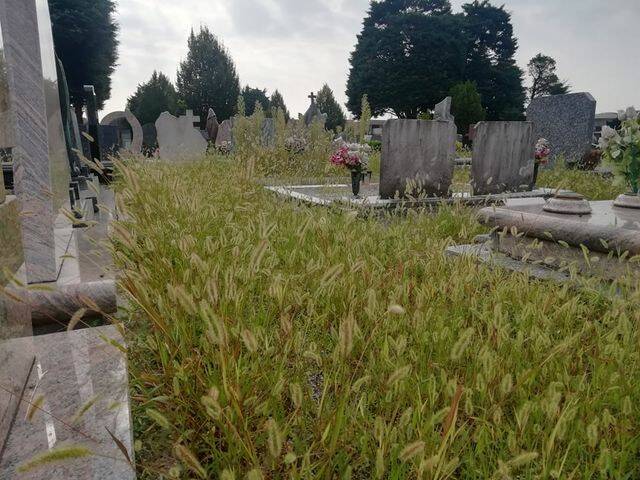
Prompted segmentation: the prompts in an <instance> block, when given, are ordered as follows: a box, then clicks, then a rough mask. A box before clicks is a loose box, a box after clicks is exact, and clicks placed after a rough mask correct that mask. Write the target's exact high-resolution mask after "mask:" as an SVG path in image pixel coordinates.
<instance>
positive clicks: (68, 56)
mask: <svg viewBox="0 0 640 480" xmlns="http://www.w3.org/2000/svg"><path fill="white" fill-rule="evenodd" d="M49 10H50V13H51V26H52V30H53V40H54V44H55V50H56V53H57V54H58V57H59V58H60V60H61V61H62V64H63V65H64V68H65V72H66V75H67V82H68V85H69V95H70V99H71V103H72V104H73V106H74V107H75V109H76V112H79V113H80V116H81V113H82V107H83V106H84V103H85V100H84V98H85V97H84V91H83V88H82V87H83V86H84V85H93V86H94V87H95V91H96V100H97V103H98V108H103V107H104V103H105V101H106V100H108V99H109V97H110V96H111V74H112V73H113V71H114V70H115V67H116V61H117V59H118V38H117V37H118V24H117V23H116V21H115V19H114V13H115V10H116V4H115V2H114V1H113V0H91V1H89V2H88V1H86V0H49Z"/></svg>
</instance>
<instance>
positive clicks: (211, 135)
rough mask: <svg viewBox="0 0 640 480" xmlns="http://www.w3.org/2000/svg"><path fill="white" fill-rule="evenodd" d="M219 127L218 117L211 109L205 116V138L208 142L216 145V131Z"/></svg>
mask: <svg viewBox="0 0 640 480" xmlns="http://www.w3.org/2000/svg"><path fill="white" fill-rule="evenodd" d="M219 128H220V125H219V124H218V116H217V115H216V112H215V111H214V110H213V108H210V109H209V113H208V114H207V128H206V130H207V137H208V140H209V141H210V142H213V143H216V137H217V136H218V130H219Z"/></svg>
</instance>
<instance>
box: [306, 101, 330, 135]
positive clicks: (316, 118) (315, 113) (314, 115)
mask: <svg viewBox="0 0 640 480" xmlns="http://www.w3.org/2000/svg"><path fill="white" fill-rule="evenodd" d="M309 98H310V99H311V105H309V108H308V109H307V111H306V112H305V114H304V117H303V118H304V123H305V125H306V126H307V127H308V126H310V125H311V124H312V123H314V122H320V123H321V124H322V125H324V124H325V123H326V121H327V115H326V114H324V113H322V112H321V111H320V108H319V107H318V104H317V103H316V96H315V95H314V94H313V93H311V95H309Z"/></svg>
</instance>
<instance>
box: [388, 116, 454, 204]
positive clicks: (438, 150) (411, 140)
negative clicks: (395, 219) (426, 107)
mask: <svg viewBox="0 0 640 480" xmlns="http://www.w3.org/2000/svg"><path fill="white" fill-rule="evenodd" d="M455 143H456V126H455V124H454V123H453V122H447V121H443V120H433V121H429V120H388V121H387V122H386V123H385V125H384V127H383V133H382V159H381V164H380V197H382V198H384V199H389V198H395V197H396V196H397V195H399V196H400V197H407V196H411V197H417V196H429V197H434V196H435V197H442V196H446V195H447V194H448V193H449V187H450V186H451V181H452V179H453V169H454V166H455V153H456V145H455Z"/></svg>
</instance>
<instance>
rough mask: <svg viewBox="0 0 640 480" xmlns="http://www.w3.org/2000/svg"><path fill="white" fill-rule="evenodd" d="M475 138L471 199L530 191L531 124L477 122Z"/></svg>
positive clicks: (531, 160)
mask: <svg viewBox="0 0 640 480" xmlns="http://www.w3.org/2000/svg"><path fill="white" fill-rule="evenodd" d="M475 135H476V136H475V140H474V142H473V159H472V161H471V184H472V186H473V191H474V194H475V195H488V194H496V193H503V192H514V191H522V190H527V189H530V188H531V184H532V182H533V168H534V165H535V158H534V153H535V150H534V143H535V141H534V139H533V124H532V123H531V122H480V123H478V124H477V125H476V134H475Z"/></svg>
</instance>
